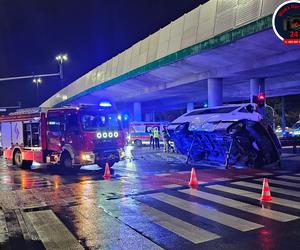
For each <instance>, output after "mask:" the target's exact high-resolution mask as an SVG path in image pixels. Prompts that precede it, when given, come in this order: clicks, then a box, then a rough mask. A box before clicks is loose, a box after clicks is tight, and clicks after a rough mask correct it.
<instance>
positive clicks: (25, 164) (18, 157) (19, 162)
mask: <svg viewBox="0 0 300 250" xmlns="http://www.w3.org/2000/svg"><path fill="white" fill-rule="evenodd" d="M13 164H14V165H16V166H17V167H19V168H24V169H30V168H31V165H32V161H28V160H23V159H22V153H21V151H20V150H19V149H16V150H15V152H14V156H13Z"/></svg>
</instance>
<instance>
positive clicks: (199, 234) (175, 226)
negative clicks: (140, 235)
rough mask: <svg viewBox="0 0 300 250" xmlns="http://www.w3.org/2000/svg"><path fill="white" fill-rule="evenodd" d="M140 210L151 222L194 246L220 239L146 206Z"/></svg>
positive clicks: (215, 235)
mask: <svg viewBox="0 0 300 250" xmlns="http://www.w3.org/2000/svg"><path fill="white" fill-rule="evenodd" d="M141 210H142V212H143V213H144V214H146V215H147V216H149V217H150V218H151V219H152V222H154V223H155V224H158V225H160V226H162V227H164V228H166V229H167V230H169V231H171V232H173V233H175V234H177V235H179V236H181V237H182V238H185V239H187V240H189V241H191V242H193V243H194V244H199V243H203V242H206V241H211V240H214V239H219V238H221V236H219V235H217V234H214V233H211V232H209V231H206V230H204V229H202V228H199V227H196V226H194V225H192V224H190V223H187V222H185V221H183V220H180V219H178V218H176V217H173V216H171V215H168V214H166V213H164V212H161V211H159V210H157V209H155V208H152V207H150V206H148V205H145V204H143V206H142V207H141Z"/></svg>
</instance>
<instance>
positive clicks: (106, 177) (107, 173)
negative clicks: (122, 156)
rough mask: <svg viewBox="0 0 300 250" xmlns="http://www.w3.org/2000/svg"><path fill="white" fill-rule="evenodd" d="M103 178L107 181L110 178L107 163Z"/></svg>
mask: <svg viewBox="0 0 300 250" xmlns="http://www.w3.org/2000/svg"><path fill="white" fill-rule="evenodd" d="M103 177H104V178H105V179H109V178H110V177H111V174H110V169H109V164H108V162H106V163H105V171H104V175H103Z"/></svg>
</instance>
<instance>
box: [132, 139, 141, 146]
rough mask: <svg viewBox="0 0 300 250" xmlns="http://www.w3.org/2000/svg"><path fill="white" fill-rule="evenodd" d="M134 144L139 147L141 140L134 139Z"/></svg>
mask: <svg viewBox="0 0 300 250" xmlns="http://www.w3.org/2000/svg"><path fill="white" fill-rule="evenodd" d="M134 146H137V147H141V146H142V141H141V140H135V141H134Z"/></svg>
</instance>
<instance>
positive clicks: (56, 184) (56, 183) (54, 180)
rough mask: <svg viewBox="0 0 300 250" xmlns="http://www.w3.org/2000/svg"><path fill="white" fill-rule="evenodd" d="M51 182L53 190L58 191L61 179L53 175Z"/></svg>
mask: <svg viewBox="0 0 300 250" xmlns="http://www.w3.org/2000/svg"><path fill="white" fill-rule="evenodd" d="M52 180H53V184H54V188H55V189H58V188H59V186H60V185H61V177H60V176H58V175H54V176H53V178H52Z"/></svg>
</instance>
